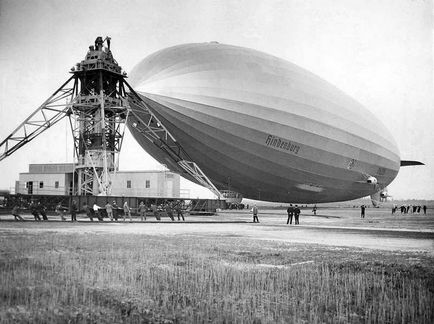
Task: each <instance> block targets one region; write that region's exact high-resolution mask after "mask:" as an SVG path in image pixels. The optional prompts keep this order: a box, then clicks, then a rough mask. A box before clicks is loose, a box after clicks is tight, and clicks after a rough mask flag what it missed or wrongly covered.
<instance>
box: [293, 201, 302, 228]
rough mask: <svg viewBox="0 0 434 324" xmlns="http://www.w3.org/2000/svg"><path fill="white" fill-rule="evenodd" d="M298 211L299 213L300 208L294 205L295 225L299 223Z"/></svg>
mask: <svg viewBox="0 0 434 324" xmlns="http://www.w3.org/2000/svg"><path fill="white" fill-rule="evenodd" d="M300 213H301V211H300V208H298V206H297V205H295V208H294V218H295V221H294V224H295V225H298V224H300V223H299V221H298V218H299V217H300Z"/></svg>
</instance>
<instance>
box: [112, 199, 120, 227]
mask: <svg viewBox="0 0 434 324" xmlns="http://www.w3.org/2000/svg"><path fill="white" fill-rule="evenodd" d="M112 208H113V217H114V219H115V221H116V222H117V221H118V209H119V207H118V205H117V204H116V201H114V200H113V203H112Z"/></svg>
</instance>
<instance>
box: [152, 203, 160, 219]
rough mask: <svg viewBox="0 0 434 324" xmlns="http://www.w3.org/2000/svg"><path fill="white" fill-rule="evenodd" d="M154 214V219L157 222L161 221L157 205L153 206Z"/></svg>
mask: <svg viewBox="0 0 434 324" xmlns="http://www.w3.org/2000/svg"><path fill="white" fill-rule="evenodd" d="M151 209H152V213H153V214H154V217H155V219H156V220H160V216H158V209H157V204H156V203H155V204H151Z"/></svg>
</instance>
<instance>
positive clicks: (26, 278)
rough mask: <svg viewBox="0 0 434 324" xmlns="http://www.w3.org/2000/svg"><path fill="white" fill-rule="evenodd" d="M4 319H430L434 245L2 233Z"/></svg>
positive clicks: (433, 297)
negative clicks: (370, 246)
mask: <svg viewBox="0 0 434 324" xmlns="http://www.w3.org/2000/svg"><path fill="white" fill-rule="evenodd" d="M0 240H1V242H0V243H1V244H0V249H1V258H0V287H1V288H0V292H1V300H0V301H1V303H0V304H1V306H0V319H1V321H2V322H32V323H38V322H39V323H49V322H51V323H67V322H69V323H94V322H101V323H118V322H131V323H193V322H195V323H204V322H216V323H224V322H226V323H241V322H243V323H290V322H294V323H323V322H326V323H347V322H351V323H364V322H374V323H433V322H434V311H433V305H434V258H433V256H432V254H428V253H413V252H412V253H410V252H378V251H373V250H364V249H357V248H344V247H335V248H334V247H330V246H327V247H326V246H322V245H313V244H294V243H279V242H272V241H258V240H254V239H249V238H242V237H237V236H232V235H227V236H223V237H222V236H219V237H216V236H208V237H204V236H192V235H185V236H181V235H175V236H171V235H164V236H160V235H159V236H145V235H137V234H95V233H80V234H71V233H58V232H45V233H43V234H38V235H37V234H35V233H31V232H15V233H14V232H7V231H5V232H2V233H1V235H0Z"/></svg>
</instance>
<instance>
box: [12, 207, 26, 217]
mask: <svg viewBox="0 0 434 324" xmlns="http://www.w3.org/2000/svg"><path fill="white" fill-rule="evenodd" d="M12 215H13V216H14V218H15V220H16V221H24V219H23V218H22V217H21V216H20V206H18V205H15V206H14V208H12Z"/></svg>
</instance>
